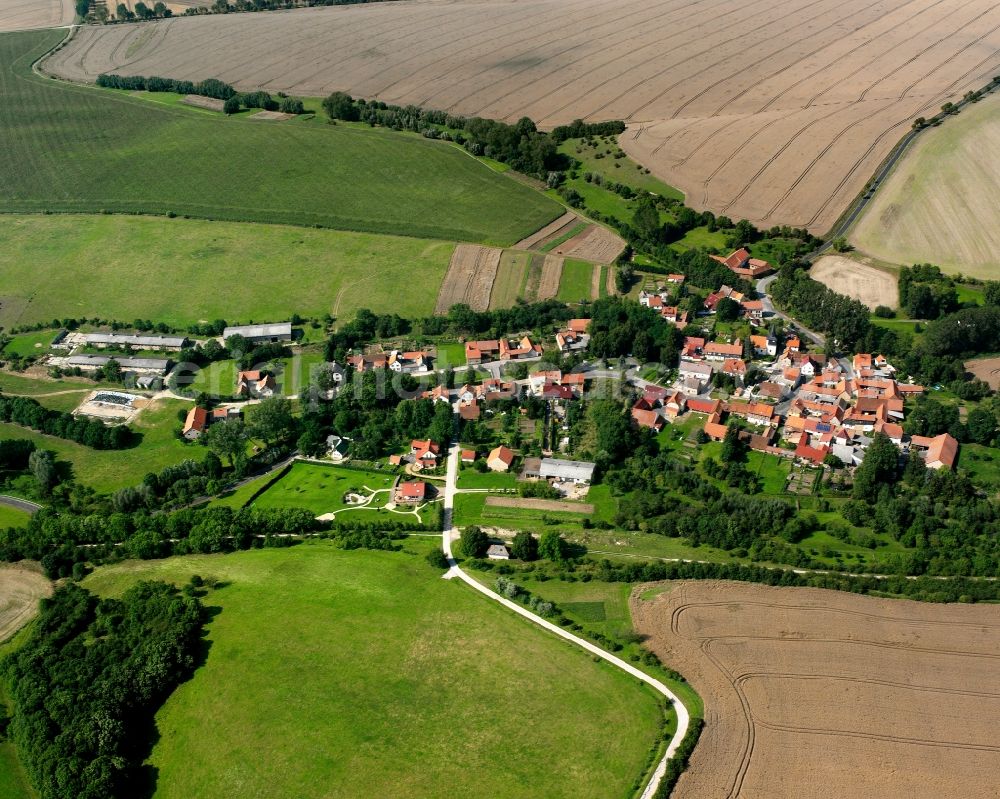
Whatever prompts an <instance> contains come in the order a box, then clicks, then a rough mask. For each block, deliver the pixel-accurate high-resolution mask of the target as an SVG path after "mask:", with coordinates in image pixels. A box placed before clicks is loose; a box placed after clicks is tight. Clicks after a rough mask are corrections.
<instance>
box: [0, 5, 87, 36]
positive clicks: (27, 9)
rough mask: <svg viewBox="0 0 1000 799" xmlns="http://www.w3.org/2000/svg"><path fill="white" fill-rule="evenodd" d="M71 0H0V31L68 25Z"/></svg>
mask: <svg viewBox="0 0 1000 799" xmlns="http://www.w3.org/2000/svg"><path fill="white" fill-rule="evenodd" d="M75 17H76V10H75V9H74V7H73V2H72V0H0V33H7V32H8V31H23V30H30V29H32V28H54V27H57V26H59V25H70V24H72V22H73V20H74V19H75Z"/></svg>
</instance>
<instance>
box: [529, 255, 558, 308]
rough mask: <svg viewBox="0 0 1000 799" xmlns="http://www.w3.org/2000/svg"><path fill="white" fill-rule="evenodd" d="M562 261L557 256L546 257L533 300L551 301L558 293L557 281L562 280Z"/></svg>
mask: <svg viewBox="0 0 1000 799" xmlns="http://www.w3.org/2000/svg"><path fill="white" fill-rule="evenodd" d="M562 270H563V259H562V258H560V257H559V256H558V255H546V256H545V261H544V262H543V263H542V277H541V280H540V281H539V283H538V291H537V292H536V294H535V299H538V300H551V299H552V298H553V297H555V296H556V294H558V293H559V281H560V280H561V279H562Z"/></svg>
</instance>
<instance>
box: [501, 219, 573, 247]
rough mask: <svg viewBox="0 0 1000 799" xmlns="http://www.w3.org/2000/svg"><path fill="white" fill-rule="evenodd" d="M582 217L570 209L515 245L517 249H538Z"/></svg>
mask: <svg viewBox="0 0 1000 799" xmlns="http://www.w3.org/2000/svg"><path fill="white" fill-rule="evenodd" d="M579 219H580V217H578V216H577V215H576V214H574V213H573V212H572V211H569V212H567V213H565V214H563V215H562V216H561V217H559V218H558V219H554V220H552V221H551V222H549V224H547V225H546V226H545V227H543V228H542V229H541V230H536V231H535V232H534V233H532V234H531V235H530V236H528V238H526V239H521V240H520V241H519V242H518V243H517V244H515V245H514V249H515V250H537V249H538V248H539V247H541V246H542V245H543V244H544V242H546V241H548V240H550V239H552V238H555V237H556V236H558V235H559V231H561V230H570V229H571V228H572V227H573V225H575V224H576V223H577V222H578V221H579Z"/></svg>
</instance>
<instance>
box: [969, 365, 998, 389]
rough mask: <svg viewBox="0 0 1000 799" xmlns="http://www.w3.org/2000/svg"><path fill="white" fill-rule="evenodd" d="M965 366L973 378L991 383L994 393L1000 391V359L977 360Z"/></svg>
mask: <svg viewBox="0 0 1000 799" xmlns="http://www.w3.org/2000/svg"><path fill="white" fill-rule="evenodd" d="M963 366H965V371H966V372H969V373H970V374H971V375H972V376H973V377H977V378H979V379H980V380H983V381H984V382H986V383H989V384H990V388H992V389H993V390H994V391H997V390H1000V358H976V359H975V360H973V361H966V362H965V363H964V364H963Z"/></svg>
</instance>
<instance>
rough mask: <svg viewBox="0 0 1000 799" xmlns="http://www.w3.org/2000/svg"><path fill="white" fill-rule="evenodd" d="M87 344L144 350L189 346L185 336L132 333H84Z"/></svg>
mask: <svg viewBox="0 0 1000 799" xmlns="http://www.w3.org/2000/svg"><path fill="white" fill-rule="evenodd" d="M81 335H82V338H83V341H84V343H85V344H87V345H89V346H91V347H110V346H115V345H118V346H122V347H136V348H137V349H142V350H174V351H177V350H182V349H184V348H185V347H186V346H187V345H188V339H187V338H186V337H184V336H143V335H135V334H132V333H83V334H81Z"/></svg>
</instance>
